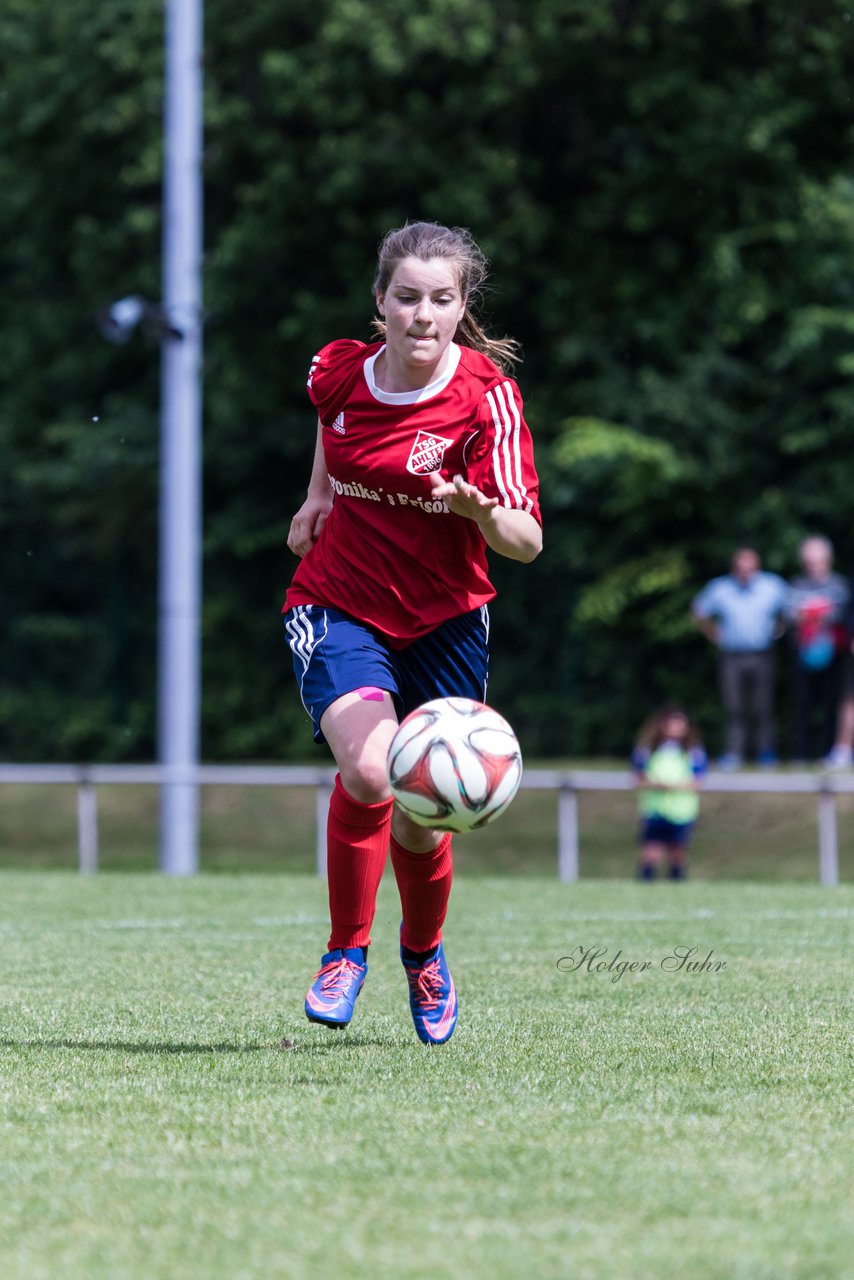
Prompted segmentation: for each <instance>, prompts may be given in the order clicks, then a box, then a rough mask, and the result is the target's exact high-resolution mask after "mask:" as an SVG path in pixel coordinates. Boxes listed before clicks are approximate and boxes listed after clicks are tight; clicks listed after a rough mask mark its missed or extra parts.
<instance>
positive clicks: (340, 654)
mask: <svg viewBox="0 0 854 1280" xmlns="http://www.w3.org/2000/svg"><path fill="white" fill-rule="evenodd" d="M285 636H286V639H287V642H288V644H289V646H290V649H291V653H292V654H293V659H294V674H295V675H296V678H297V683H298V684H299V691H300V697H301V698H302V704H303V706H304V707H305V709H306V711H307V712H308V714H309V715H310V716H311V719H312V723H313V725H314V740H315V742H323V741H324V738H323V734H322V733H321V732H320V719H321V716H322V715H323V713H324V711H325V710H326V708H327V707H328V706H330V705H331V704H332V703H333V702H334V701H335V700H336V698H340V697H342V695H343V694H345V693H352V692H353V690H354V689H361V688H365V687H368V688H371V687H372V688H375V689H386V690H388V692H389V693H390V694H391V695H392V697H393V699H394V705H395V709H396V711H397V715H398V718H399V719H401V720H402V719H403V717H404V716H405V715H408V714H409V712H410V711H414V710H415V708H416V707H420V706H421V704H422V703H423V702H429V701H430V700H431V698H453V697H458V698H473V699H474V700H475V701H476V702H483V701H484V699H485V697H486V681H487V677H488V675H489V610H488V609H487V607H486V605H481V607H480V608H479V609H473V610H472V612H471V613H464V614H462V615H461V616H460V617H458V618H451V619H450V620H449V621H448V622H443V623H442V625H441V626H440V627H436V628H435V630H433V631H430V632H428V633H427V635H426V636H421V637H420V638H419V639H418V640H413V641H412V643H411V644H408V645H407V646H406V648H405V649H392V648H390V647H389V644H388V642H387V640H386V639H385V638H384V637H383V636H382V635H380V634H379V632H377V631H373V630H372V629H371V628H370V627H366V626H365V624H364V623H363V622H358V621H357V620H356V619H355V618H351V617H350V615H349V614H347V613H339V612H338V610H337V609H325V608H323V607H322V606H321V605H314V604H299V605H296V606H295V608H293V609H289V610H288V612H287V613H286V614H285Z"/></svg>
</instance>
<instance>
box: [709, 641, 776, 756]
mask: <svg viewBox="0 0 854 1280" xmlns="http://www.w3.org/2000/svg"><path fill="white" fill-rule="evenodd" d="M720 678H721V696H722V698H723V704H724V712H725V713H726V737H725V743H726V745H725V750H726V752H727V754H728V755H734V756H742V757H743V756H744V754H745V748H746V746H747V725H748V720H749V719H750V718H751V713H752V717H753V720H754V722H755V741H756V753H757V755H760V756H762V755H773V754H774V739H775V727H774V655H773V652H772V650H771V649H766V650H764V651H763V652H761V653H752V652H751V653H747V652H739V653H722V654H721V655H720Z"/></svg>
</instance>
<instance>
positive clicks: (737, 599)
mask: <svg viewBox="0 0 854 1280" xmlns="http://www.w3.org/2000/svg"><path fill="white" fill-rule="evenodd" d="M787 595H788V588H787V586H786V583H785V582H784V580H783V579H782V578H781V577H780V576H779V574H776V573H763V572H761V571H760V572H759V573H754V575H753V577H752V578H751V579H750V580H749V582H748V583H747V584H744V583H741V582H739V581H738V579H737V578H734V577H733V575H732V574H731V573H728V574H726V576H725V577H723V578H713V579H712V581H711V582H709V583H707V584H706V586H705V587H703V590H702V591H701V592H700V593H699V595H697V596H695V597H694V601H693V604H692V605H691V609H692V610H693V612H694V613H695V614H696V615H697V617H698V618H714V619H715V621H716V622H717V623H718V626H719V628H720V634H719V636H718V646H719V647H720V648H721V649H723V650H724V652H725V653H726V652H733V651H739V652H745V651H746V652H748V653H762V652H764V651H765V650H766V649H770V648H771V645H772V644H773V643H774V630H775V627H776V625H777V622H778V619H779V618H780V617H781V616H782V615H783V614H784V612H785V609H786V602H787Z"/></svg>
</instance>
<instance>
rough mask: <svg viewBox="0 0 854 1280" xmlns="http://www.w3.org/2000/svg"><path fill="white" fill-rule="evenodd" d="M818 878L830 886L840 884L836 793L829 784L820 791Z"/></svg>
mask: <svg viewBox="0 0 854 1280" xmlns="http://www.w3.org/2000/svg"><path fill="white" fill-rule="evenodd" d="M818 878H819V880H820V881H821V883H822V884H823V885H825V886H827V887H828V888H831V887H832V886H833V885H837V884H839V842H838V840H837V832H836V795H835V793H834V792H833V791H832V790H831V789H830V788H829V787H827V786H823V787H822V789H821V791H819V793H818Z"/></svg>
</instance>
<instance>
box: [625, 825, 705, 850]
mask: <svg viewBox="0 0 854 1280" xmlns="http://www.w3.org/2000/svg"><path fill="white" fill-rule="evenodd" d="M693 830H694V823H693V822H671V821H670V819H669V818H643V819H641V826H640V832H639V835H638V839H639V841H640V843H641V844H666V845H670V847H671V848H677V849H678V848H684V847H685V846H686V845H688V844H689V843H690V841H691V834H692V832H693Z"/></svg>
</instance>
